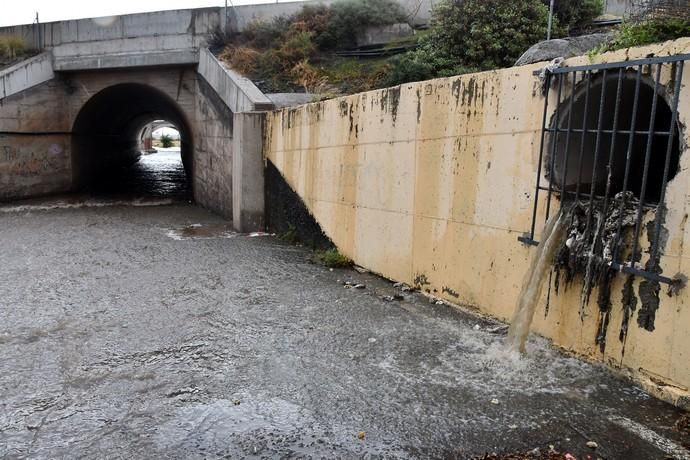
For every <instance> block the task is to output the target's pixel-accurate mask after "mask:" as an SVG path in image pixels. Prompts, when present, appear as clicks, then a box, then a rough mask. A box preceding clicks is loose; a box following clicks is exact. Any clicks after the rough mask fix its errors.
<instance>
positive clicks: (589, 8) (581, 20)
mask: <svg viewBox="0 0 690 460" xmlns="http://www.w3.org/2000/svg"><path fill="white" fill-rule="evenodd" d="M543 1H544V5H549V4H550V0H543ZM603 11H604V1H603V0H555V3H554V10H553V12H554V16H556V18H558V22H559V23H561V24H562V25H563V27H565V28H567V29H568V30H571V29H576V28H578V27H582V26H583V25H586V24H587V23H588V22H590V21H592V19H594V18H596V17H597V16H599V15H600V14H601V13H603ZM568 30H566V31H565V32H567V31H568Z"/></svg>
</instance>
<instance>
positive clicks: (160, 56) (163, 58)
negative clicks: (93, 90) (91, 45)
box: [54, 49, 199, 72]
mask: <svg viewBox="0 0 690 460" xmlns="http://www.w3.org/2000/svg"><path fill="white" fill-rule="evenodd" d="M198 62H199V53H198V51H197V50H195V49H185V50H176V51H163V52H144V53H115V54H105V55H104V54H99V55H93V56H72V57H60V58H58V57H56V58H55V63H54V68H55V71H56V72H66V71H76V70H95V69H117V68H130V67H157V66H167V65H185V64H188V65H196V64H198Z"/></svg>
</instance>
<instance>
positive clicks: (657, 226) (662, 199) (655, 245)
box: [650, 61, 685, 260]
mask: <svg viewBox="0 0 690 460" xmlns="http://www.w3.org/2000/svg"><path fill="white" fill-rule="evenodd" d="M684 64H685V63H684V62H682V61H681V62H679V63H678V64H677V68H676V75H675V83H676V84H675V88H674V89H673V102H672V104H671V113H672V115H671V126H669V128H668V130H669V131H670V132H671V134H670V135H669V136H668V142H667V143H666V160H665V163H664V176H663V179H662V182H661V194H660V195H659V208H661V207H662V206H664V205H665V203H666V186H667V185H668V173H669V169H670V166H671V153H672V151H673V138H674V134H675V132H676V129H675V128H676V123H677V122H678V100H679V99H680V88H681V82H682V80H683V67H684ZM660 67H661V66H660ZM657 212H659V211H657ZM659 233H661V219H660V218H659V216H657V218H656V219H655V222H654V241H653V242H652V248H651V256H650V257H651V260H655V259H656V256H657V254H658V251H659Z"/></svg>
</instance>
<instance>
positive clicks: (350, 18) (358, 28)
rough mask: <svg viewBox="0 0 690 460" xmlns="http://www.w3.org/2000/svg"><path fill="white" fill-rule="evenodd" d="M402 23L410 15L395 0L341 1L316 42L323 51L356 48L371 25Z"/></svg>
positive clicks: (333, 10)
mask: <svg viewBox="0 0 690 460" xmlns="http://www.w3.org/2000/svg"><path fill="white" fill-rule="evenodd" d="M399 22H406V17H405V12H404V11H403V9H402V7H401V6H400V4H399V3H398V2H396V1H395V0H341V1H339V2H336V3H333V5H332V6H331V15H330V17H329V19H328V25H327V27H326V28H325V30H323V32H321V33H320V34H318V35H317V36H316V38H315V41H316V43H317V44H318V45H319V48H320V49H322V50H328V49H346V48H352V47H354V46H356V45H357V35H358V34H359V33H360V32H362V31H363V30H364V29H366V28H367V27H370V26H380V25H388V24H396V23H399Z"/></svg>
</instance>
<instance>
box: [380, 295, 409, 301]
mask: <svg viewBox="0 0 690 460" xmlns="http://www.w3.org/2000/svg"><path fill="white" fill-rule="evenodd" d="M382 299H383V300H385V301H386V302H393V301H394V300H405V297H404V296H402V295H400V294H393V295H386V296H383V297H382Z"/></svg>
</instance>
